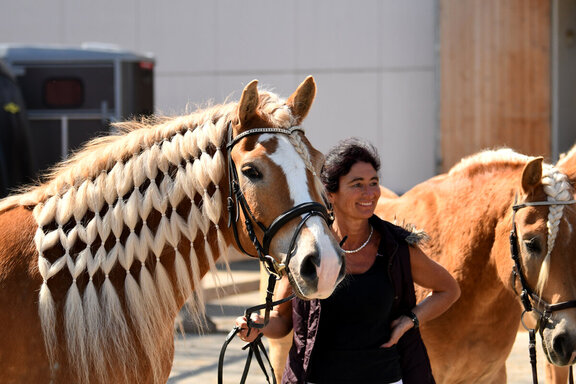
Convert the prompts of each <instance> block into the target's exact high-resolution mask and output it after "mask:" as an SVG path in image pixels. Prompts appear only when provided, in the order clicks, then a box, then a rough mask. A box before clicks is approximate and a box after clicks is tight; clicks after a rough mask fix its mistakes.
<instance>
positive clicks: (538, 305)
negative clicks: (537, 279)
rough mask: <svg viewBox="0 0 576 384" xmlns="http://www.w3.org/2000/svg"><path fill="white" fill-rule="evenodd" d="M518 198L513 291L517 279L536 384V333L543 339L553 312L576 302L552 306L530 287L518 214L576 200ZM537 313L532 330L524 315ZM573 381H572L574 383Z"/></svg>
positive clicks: (512, 239) (512, 233) (513, 237)
mask: <svg viewBox="0 0 576 384" xmlns="http://www.w3.org/2000/svg"><path fill="white" fill-rule="evenodd" d="M517 199H518V196H516V198H515V199H514V205H513V206H512V230H511V231H510V254H511V256H512V260H514V266H513V267H512V289H513V290H514V292H516V294H518V292H517V291H516V278H518V279H519V280H520V285H521V286H522V291H521V292H520V294H519V296H520V300H521V301H522V306H523V307H524V311H523V312H522V325H523V326H524V328H526V330H528V333H529V338H530V341H529V351H530V363H531V364H532V379H533V382H534V384H537V383H538V375H537V372H536V339H535V333H536V331H537V330H538V331H539V332H540V336H541V337H543V334H542V332H543V329H544V328H545V327H546V324H547V323H548V322H549V321H550V316H551V315H552V313H553V312H557V311H561V310H564V309H568V308H575V307H576V300H569V301H563V302H560V303H554V304H550V303H548V302H546V301H545V300H544V299H542V298H541V297H540V296H539V295H538V294H536V293H535V292H534V290H532V289H531V288H530V287H529V286H528V282H527V280H526V276H525V275H524V272H523V270H522V262H521V260H520V252H519V245H518V235H517V232H516V221H515V219H516V212H518V211H519V210H520V209H522V208H526V207H534V206H550V205H570V204H576V200H566V201H558V200H551V201H550V200H549V201H532V202H524V203H521V204H516V202H517ZM531 311H536V312H537V313H538V314H539V315H540V317H539V319H538V321H537V324H536V328H535V329H533V328H530V327H528V326H526V324H525V323H524V315H525V314H526V313H528V312H531ZM570 377H571V380H572V369H570ZM572 382H573V381H571V383H572Z"/></svg>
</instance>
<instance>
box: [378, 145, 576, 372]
mask: <svg viewBox="0 0 576 384" xmlns="http://www.w3.org/2000/svg"><path fill="white" fill-rule="evenodd" d="M575 154H576V151H572V152H571V154H569V155H568V156H567V157H566V158H565V159H564V160H563V161H561V162H559V163H558V164H557V165H556V167H553V166H551V165H548V164H543V162H542V158H531V157H527V156H524V155H520V154H517V153H515V152H513V151H511V150H508V149H502V150H498V151H486V152H482V153H479V154H477V155H474V156H471V157H469V158H466V159H463V160H462V161H461V162H460V163H459V164H457V165H456V166H455V167H453V168H452V169H451V170H450V171H449V172H448V173H447V174H443V175H439V176H436V177H434V178H432V179H430V180H428V181H425V182H423V183H421V184H419V185H417V186H415V187H414V188H412V189H411V190H409V191H408V192H406V193H405V194H404V195H402V196H400V197H398V198H381V200H380V202H379V204H378V208H377V214H378V215H379V216H381V217H383V218H386V219H388V220H396V221H397V222H400V223H402V222H406V223H411V224H415V225H416V226H418V227H419V228H421V229H423V230H424V231H426V232H427V234H428V235H429V236H430V238H431V240H430V242H429V243H428V244H427V245H426V246H425V247H424V249H425V251H426V252H427V254H428V255H430V257H432V258H433V259H435V260H436V261H438V262H439V263H441V264H442V265H443V266H444V267H446V268H447V269H448V270H449V271H450V272H451V273H452V275H453V276H454V277H455V278H456V279H457V281H458V282H459V284H460V288H461V291H462V294H461V297H460V299H459V300H458V301H457V302H456V303H455V304H454V305H453V306H452V307H451V308H450V309H449V310H448V311H447V312H446V313H444V314H443V315H442V316H440V317H439V318H437V319H435V320H432V321H430V322H428V323H426V324H424V325H423V326H422V335H423V337H424V341H425V343H426V346H427V348H428V353H429V355H430V359H431V362H432V366H433V372H434V375H435V377H436V379H437V382H438V383H470V382H474V383H505V382H506V366H505V364H506V359H507V357H508V355H509V353H510V351H511V349H512V346H513V343H514V339H515V337H516V333H517V331H518V321H519V319H520V318H521V315H522V309H523V307H522V305H521V303H520V300H519V298H518V295H517V292H520V291H521V290H522V286H521V282H520V276H519V275H518V274H517V275H516V277H515V275H514V274H513V270H514V269H515V263H514V261H513V260H512V258H511V247H510V240H509V236H510V233H511V230H512V228H513V206H514V205H516V209H515V211H516V214H515V217H514V223H515V227H516V233H517V236H518V253H519V263H520V265H519V268H520V270H521V272H522V275H523V278H524V279H525V282H526V285H527V287H529V288H528V289H529V291H530V292H533V297H538V296H539V297H540V298H541V300H537V299H536V300H532V302H531V305H532V306H533V307H534V309H535V310H534V311H532V312H527V314H526V315H525V316H526V319H525V321H526V322H528V318H529V317H533V319H532V320H534V321H532V323H536V322H537V321H540V322H541V324H540V327H541V333H540V334H541V337H542V342H543V346H544V350H545V353H546V357H547V358H548V360H549V361H550V362H552V363H554V364H556V365H568V364H573V363H574V359H575V356H576V353H575V350H576V348H575V346H576V309H574V308H573V307H572V306H571V305H569V306H567V308H565V309H560V310H557V311H554V312H552V313H551V314H548V316H544V317H542V318H540V314H539V312H543V308H544V307H545V304H544V303H548V304H555V303H560V302H570V301H572V300H574V299H576V280H574V278H573V276H574V275H575V273H576V259H574V255H573V253H574V249H576V236H575V233H574V228H576V208H575V205H574V201H573V200H574V183H575V182H576V167H574V164H576V160H575V158H576V155H575ZM532 202H544V203H543V204H544V205H531V203H532ZM554 203H556V204H554ZM520 208H521V209H520ZM516 270H518V268H517V267H516ZM426 294H427V292H425V291H423V290H419V291H418V295H419V299H422V298H423V297H425V296H426Z"/></svg>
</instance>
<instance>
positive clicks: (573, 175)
mask: <svg viewBox="0 0 576 384" xmlns="http://www.w3.org/2000/svg"><path fill="white" fill-rule="evenodd" d="M556 168H558V169H559V170H560V171H561V172H562V173H564V174H565V175H566V176H568V179H569V180H570V182H571V183H572V184H574V183H576V145H574V146H573V147H572V149H570V151H568V152H567V153H564V154H562V155H560V159H559V160H558V163H556Z"/></svg>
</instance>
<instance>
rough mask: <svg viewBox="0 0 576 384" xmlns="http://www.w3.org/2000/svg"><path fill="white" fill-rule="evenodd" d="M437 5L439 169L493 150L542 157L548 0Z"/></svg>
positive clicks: (546, 130)
mask: <svg viewBox="0 0 576 384" xmlns="http://www.w3.org/2000/svg"><path fill="white" fill-rule="evenodd" d="M439 5H440V13H439V15H440V18H439V22H440V151H441V153H440V156H441V164H440V167H439V168H440V169H439V170H440V171H442V172H445V171H447V170H448V169H449V168H450V167H451V166H452V165H454V164H455V163H456V162H458V160H460V159H461V158H462V157H464V156H467V155H469V154H472V153H475V152H477V151H479V150H482V149H485V148H494V147H500V146H508V147H511V148H513V149H515V150H517V151H519V152H521V153H525V154H530V155H543V156H545V157H546V158H547V159H548V157H549V156H550V151H551V145H550V143H551V136H550V124H551V122H550V118H551V97H550V84H551V83H550V81H551V76H550V69H551V67H550V49H551V46H550V33H551V30H550V22H551V21H550V0H440V1H439ZM548 160H549V159H548Z"/></svg>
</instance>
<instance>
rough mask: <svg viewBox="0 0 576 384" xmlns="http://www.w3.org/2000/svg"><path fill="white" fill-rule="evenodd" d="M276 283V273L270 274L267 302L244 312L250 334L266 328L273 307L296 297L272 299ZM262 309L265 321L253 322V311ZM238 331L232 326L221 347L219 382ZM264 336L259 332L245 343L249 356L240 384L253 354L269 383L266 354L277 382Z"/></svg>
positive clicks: (220, 383)
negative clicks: (228, 352)
mask: <svg viewBox="0 0 576 384" xmlns="http://www.w3.org/2000/svg"><path fill="white" fill-rule="evenodd" d="M275 285H276V279H275V277H274V275H269V276H268V287H267V289H266V302H265V303H264V304H260V305H255V306H253V307H249V308H247V309H246V311H245V312H244V316H245V317H246V323H247V324H248V334H250V330H251V329H252V328H260V329H261V328H264V326H266V324H268V321H269V319H270V311H271V310H272V308H273V307H274V306H275V305H279V304H282V303H285V302H287V301H290V300H292V299H293V298H294V295H290V296H288V297H285V298H283V299H280V300H276V301H272V296H273V294H274V287H275ZM261 309H264V310H265V312H264V323H263V324H260V323H255V322H253V321H252V319H251V315H252V313H254V312H256V311H259V310H261ZM238 332H240V327H238V326H235V327H234V328H232V330H231V331H230V332H229V333H228V335H227V336H226V339H225V340H224V344H223V345H222V348H221V349H220V357H219V359H218V384H222V376H223V372H222V371H223V368H224V355H225V354H226V348H228V344H230V342H231V341H232V339H233V338H234V336H236V334H237V333H238ZM262 336H263V334H262V333H261V334H259V335H258V336H257V337H256V339H255V340H254V341H253V342H251V343H248V344H247V345H245V346H244V347H243V348H242V349H243V350H245V349H248V356H247V357H246V363H245V365H244V371H243V372H242V379H241V380H240V384H244V383H245V382H246V378H247V376H248V371H249V370H250V363H251V361H252V356H255V357H256V361H258V365H259V366H260V369H261V370H262V372H263V373H264V376H265V377H266V381H267V382H268V383H270V379H269V376H268V372H267V370H266V365H265V364H264V359H262V355H263V356H264V358H265V360H266V362H267V363H268V366H269V367H270V372H271V375H270V376H271V377H272V382H273V384H276V376H274V368H273V367H272V364H271V363H270V359H269V358H268V353H267V352H266V348H265V347H264V344H262Z"/></svg>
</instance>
